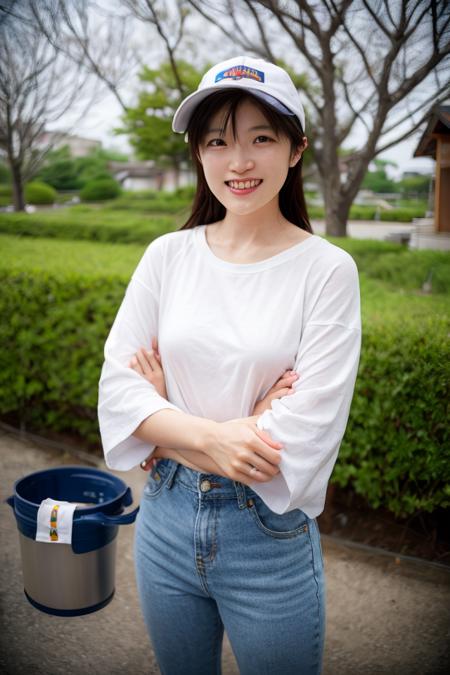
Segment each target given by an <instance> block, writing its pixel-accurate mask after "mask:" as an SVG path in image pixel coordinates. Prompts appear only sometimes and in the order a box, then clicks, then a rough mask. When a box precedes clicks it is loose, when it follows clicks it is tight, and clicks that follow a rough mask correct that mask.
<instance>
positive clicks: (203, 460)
mask: <svg viewBox="0 0 450 675" xmlns="http://www.w3.org/2000/svg"><path fill="white" fill-rule="evenodd" d="M153 456H154V457H168V458H169V459H173V460H175V461H176V462H179V463H180V464H184V466H187V467H189V468H190V469H194V470H195V471H199V472H200V473H201V472H203V473H214V474H216V475H219V476H224V477H225V478H227V477H228V476H226V475H225V474H224V473H223V471H222V469H221V468H220V466H219V465H218V464H216V462H215V461H214V460H213V459H211V458H210V457H209V455H207V454H206V453H204V452H200V451H197V450H186V449H183V450H175V449H174V448H160V447H158V448H155V452H154V453H153Z"/></svg>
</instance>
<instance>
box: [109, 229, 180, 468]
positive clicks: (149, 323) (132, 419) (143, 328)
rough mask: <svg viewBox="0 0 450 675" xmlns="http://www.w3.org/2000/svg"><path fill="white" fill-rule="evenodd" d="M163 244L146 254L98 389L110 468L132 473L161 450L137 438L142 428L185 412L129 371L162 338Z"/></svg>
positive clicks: (125, 303)
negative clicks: (166, 412)
mask: <svg viewBox="0 0 450 675" xmlns="http://www.w3.org/2000/svg"><path fill="white" fill-rule="evenodd" d="M162 243H163V242H162V241H161V238H158V239H156V240H154V241H153V242H152V243H151V244H150V245H149V246H148V247H147V249H146V251H145V253H144V255H143V257H142V258H141V260H140V262H139V264H138V266H137V267H136V269H135V271H134V273H133V275H132V278H131V280H130V282H129V284H128V286H127V289H126V292H125V296H124V298H123V300H122V303H121V305H120V307H119V310H118V312H117V315H116V318H115V320H114V323H113V325H112V327H111V330H110V332H109V335H108V337H107V339H106V342H105V346H104V362H103V366H102V371H101V375H100V380H99V389H98V420H99V427H100V435H101V440H102V445H103V452H104V455H105V462H106V465H107V466H108V467H109V468H110V469H117V470H119V471H128V470H129V469H131V468H133V467H134V466H137V465H138V464H139V463H140V462H141V461H142V460H143V459H145V458H146V457H148V455H149V454H150V453H151V452H152V451H153V450H154V449H155V445H151V444H149V443H147V442H144V441H141V440H140V439H138V438H137V437H135V436H133V435H132V434H133V432H134V431H135V430H136V429H137V427H138V426H139V424H140V423H141V422H142V421H143V420H144V419H146V418H147V417H149V416H150V415H152V414H153V413H155V412H157V411H158V410H162V409H165V408H169V409H172V410H178V411H180V412H183V411H181V409H180V408H178V407H177V406H175V405H173V404H172V403H170V402H169V401H167V400H166V399H165V398H163V397H162V396H160V395H159V394H158V392H157V391H156V389H155V387H154V386H153V385H152V384H151V383H150V382H148V381H147V380H146V379H145V378H144V377H142V376H141V375H139V374H138V373H136V372H135V371H134V370H132V368H129V367H128V363H129V361H130V359H131V357H132V356H133V355H134V354H135V353H136V352H137V351H138V349H139V348H140V347H146V348H147V349H150V348H151V340H152V337H153V336H157V335H158V299H159V295H160V284H161V269H162Z"/></svg>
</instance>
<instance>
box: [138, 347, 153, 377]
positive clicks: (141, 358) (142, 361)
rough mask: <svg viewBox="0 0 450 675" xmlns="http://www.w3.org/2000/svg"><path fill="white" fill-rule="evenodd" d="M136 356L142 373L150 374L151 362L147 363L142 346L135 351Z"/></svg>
mask: <svg viewBox="0 0 450 675" xmlns="http://www.w3.org/2000/svg"><path fill="white" fill-rule="evenodd" d="M136 358H137V360H138V362H139V365H140V366H141V368H142V370H143V372H144V374H146V375H147V374H148V375H151V374H152V367H151V364H150V363H149V361H148V359H147V356H146V355H145V354H144V350H143V348H142V347H140V348H139V349H138V351H137V352H136Z"/></svg>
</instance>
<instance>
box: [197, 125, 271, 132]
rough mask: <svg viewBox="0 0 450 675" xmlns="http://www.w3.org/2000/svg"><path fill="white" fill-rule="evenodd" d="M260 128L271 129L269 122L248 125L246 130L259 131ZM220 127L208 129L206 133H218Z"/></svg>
mask: <svg viewBox="0 0 450 675" xmlns="http://www.w3.org/2000/svg"><path fill="white" fill-rule="evenodd" d="M260 129H269V130H270V131H273V129H272V127H271V126H270V125H269V124H259V125H258V126H256V127H250V128H249V129H247V131H259V130H260ZM221 131H222V129H208V131H207V132H206V133H207V134H216V133H220V132H221Z"/></svg>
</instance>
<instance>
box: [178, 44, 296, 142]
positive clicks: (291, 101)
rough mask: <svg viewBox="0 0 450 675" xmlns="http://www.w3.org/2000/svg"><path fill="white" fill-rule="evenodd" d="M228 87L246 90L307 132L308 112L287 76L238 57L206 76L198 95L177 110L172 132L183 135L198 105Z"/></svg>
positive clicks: (264, 63)
mask: <svg viewBox="0 0 450 675" xmlns="http://www.w3.org/2000/svg"><path fill="white" fill-rule="evenodd" d="M227 87H231V88H233V89H235V88H238V89H245V90H246V91H249V92H250V93H252V94H254V95H255V96H257V97H258V98H260V99H262V100H263V101H265V102H266V103H268V104H269V105H271V106H272V107H273V108H275V109H276V110H278V111H279V112H281V113H283V114H284V115H295V116H296V117H297V119H298V120H299V122H300V124H301V126H302V129H303V132H304V131H305V111H304V109H303V106H302V104H301V101H300V96H299V93H298V91H297V89H296V88H295V85H294V83H293V82H292V80H291V78H290V77H289V75H288V74H287V72H286V71H285V70H283V68H280V67H279V66H276V65H275V64H273V63H269V62H268V61H264V59H255V58H253V57H252V56H235V57H234V58H232V59H227V60H226V61H221V62H220V63H217V64H216V65H215V66H213V67H212V68H210V69H209V70H208V71H207V72H206V73H205V74H204V75H203V77H202V80H201V82H200V84H199V85H198V88H197V91H194V93H193V94H190V95H189V96H187V97H186V98H185V99H184V101H182V102H181V103H180V105H179V106H178V108H177V110H176V112H175V115H174V117H173V121H172V129H173V131H175V132H177V133H184V132H185V131H186V129H187V126H188V123H189V120H190V119H191V116H192V113H193V112H194V110H195V108H196V107H197V106H198V104H199V103H200V102H201V101H203V99H204V98H206V97H207V96H209V94H212V93H213V92H214V91H218V90H222V89H225V88H227Z"/></svg>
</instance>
